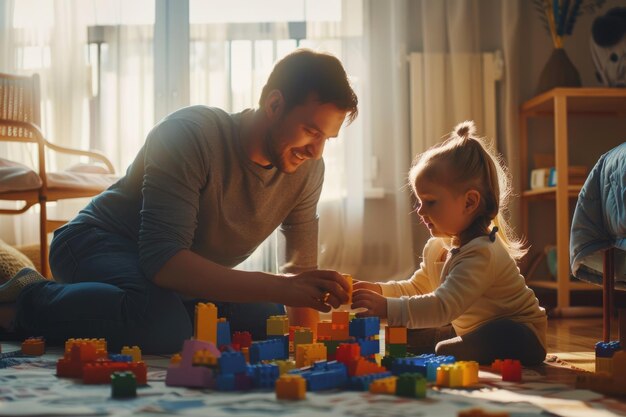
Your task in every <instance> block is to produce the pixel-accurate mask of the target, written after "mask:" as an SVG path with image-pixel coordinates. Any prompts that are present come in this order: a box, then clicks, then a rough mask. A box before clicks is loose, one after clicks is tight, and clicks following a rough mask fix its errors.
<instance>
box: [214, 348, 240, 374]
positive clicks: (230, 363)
mask: <svg viewBox="0 0 626 417" xmlns="http://www.w3.org/2000/svg"><path fill="white" fill-rule="evenodd" d="M217 365H218V366H219V370H220V373H221V374H237V373H240V372H245V371H246V358H245V357H244V356H243V353H241V352H236V351H235V352H222V355H221V356H220V357H219V358H217Z"/></svg>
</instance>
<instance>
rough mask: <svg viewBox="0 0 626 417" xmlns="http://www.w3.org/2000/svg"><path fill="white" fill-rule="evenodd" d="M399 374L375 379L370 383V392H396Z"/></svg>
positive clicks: (392, 393)
mask: <svg viewBox="0 0 626 417" xmlns="http://www.w3.org/2000/svg"><path fill="white" fill-rule="evenodd" d="M397 380H398V377H397V376H390V377H387V378H381V379H375V380H373V381H372V383H371V384H370V392H371V393H372V394H390V395H395V394H396V381H397Z"/></svg>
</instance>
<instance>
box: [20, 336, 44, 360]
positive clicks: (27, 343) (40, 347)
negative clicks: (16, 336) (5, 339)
mask: <svg viewBox="0 0 626 417" xmlns="http://www.w3.org/2000/svg"><path fill="white" fill-rule="evenodd" d="M45 352H46V342H45V340H44V338H43V337H29V338H28V339H26V340H24V341H23V342H22V353H23V354H24V355H31V356H41V355H43V354H44V353H45Z"/></svg>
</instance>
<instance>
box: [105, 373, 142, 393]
mask: <svg viewBox="0 0 626 417" xmlns="http://www.w3.org/2000/svg"><path fill="white" fill-rule="evenodd" d="M136 396H137V380H136V378H135V374H133V373H132V372H127V371H126V372H113V374H111V397H113V398H133V397H136Z"/></svg>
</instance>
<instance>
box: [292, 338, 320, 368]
mask: <svg viewBox="0 0 626 417" xmlns="http://www.w3.org/2000/svg"><path fill="white" fill-rule="evenodd" d="M326 352H327V351H326V345H324V344H323V343H310V344H306V345H298V346H297V347H296V367H297V368H303V367H305V366H311V365H313V363H314V362H317V361H324V360H326V357H327V356H326V355H327V353H326Z"/></svg>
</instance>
